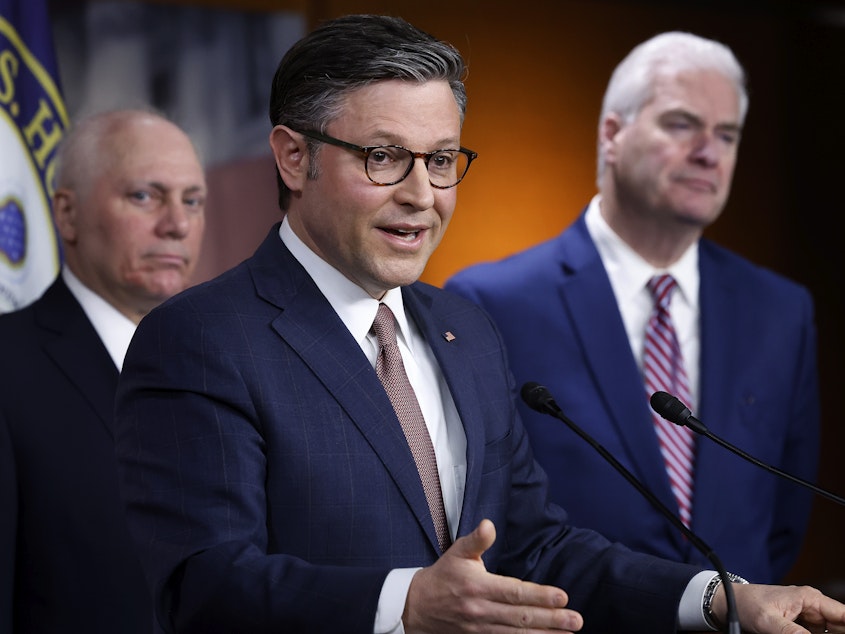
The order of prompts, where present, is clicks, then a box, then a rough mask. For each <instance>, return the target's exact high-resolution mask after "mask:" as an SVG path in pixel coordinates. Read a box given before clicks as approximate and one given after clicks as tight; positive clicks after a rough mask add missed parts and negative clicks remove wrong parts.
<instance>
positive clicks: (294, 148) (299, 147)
mask: <svg viewBox="0 0 845 634" xmlns="http://www.w3.org/2000/svg"><path fill="white" fill-rule="evenodd" d="M270 147H271V148H272V150H273V157H274V158H275V159H276V169H278V170H279V174H280V175H281V177H282V180H283V181H284V182H285V185H287V187H288V189H289V190H291V191H292V192H300V191H302V190H303V188H304V187H305V181H306V180H307V178H308V160H309V157H308V145H307V143H306V141H305V137H303V136H302V135H301V134H299V133H298V132H294V131H293V130H291V129H290V128H289V127H287V126H284V125H277V126H276V127H274V128H273V129H272V130H271V131H270Z"/></svg>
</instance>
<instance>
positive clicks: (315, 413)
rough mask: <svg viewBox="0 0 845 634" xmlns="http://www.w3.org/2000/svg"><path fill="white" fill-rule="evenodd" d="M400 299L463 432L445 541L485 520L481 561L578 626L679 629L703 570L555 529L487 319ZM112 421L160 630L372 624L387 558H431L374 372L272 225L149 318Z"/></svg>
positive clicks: (410, 468)
mask: <svg viewBox="0 0 845 634" xmlns="http://www.w3.org/2000/svg"><path fill="white" fill-rule="evenodd" d="M403 296H404V301H405V306H406V308H407V310H408V312H409V313H410V315H411V316H412V318H413V319H414V320H415V322H416V323H417V324H418V325H419V327H420V329H421V330H422V333H423V336H424V337H425V338H426V340H427V341H428V343H429V344H430V345H431V347H432V349H433V351H434V354H435V355H436V357H437V360H438V362H439V364H440V367H441V368H442V371H443V373H444V375H445V378H446V381H447V382H448V384H449V387H450V390H451V393H452V395H453V397H454V400H455V403H456V405H457V408H458V411H459V413H460V416H461V419H462V421H463V424H464V428H465V431H466V436H467V476H466V492H465V498H464V502H463V512H462V516H461V519H460V524H459V527H458V534H459V535H464V534H466V533H468V532H470V531H471V530H472V529H474V528H475V527H476V525H477V524H478V523H479V521H481V519H483V518H489V519H491V520H492V521H493V522H494V523H495V525H496V528H497V531H498V538H497V540H496V543H495V545H494V546H493V547H492V548H491V549H490V550H489V551H488V552H487V553H486V554H485V556H484V559H485V562H486V565H487V567H488V569H489V570H491V571H493V572H498V573H501V574H508V575H513V576H516V577H520V578H525V579H534V580H538V581H548V582H552V583H556V584H559V585H560V586H562V587H564V588H565V589H566V590H567V591H568V592H569V593H570V596H571V602H572V606H573V607H575V608H576V609H579V610H583V612H584V615H585V620H586V622H587V628H588V629H586V630H585V631H588V632H589V631H593V632H608V631H622V630H624V631H627V632H649V633H654V632H672V631H674V624H675V617H676V609H677V603H678V600H679V597H680V595H681V593H682V591H683V589H684V587H685V585H686V583H687V581H688V580H689V579H690V578H691V576H692V575H693V574H694V573H695V572H696V570H697V569H696V568H694V567H690V566H683V565H678V564H675V563H671V562H665V561H662V560H658V559H656V558H652V557H648V556H645V555H640V554H635V553H631V552H629V551H628V550H627V549H625V548H624V547H621V546H619V545H611V544H609V543H608V542H607V541H605V540H604V539H603V538H602V537H600V536H599V535H597V534H595V533H593V532H591V531H585V530H579V529H576V528H573V527H571V526H569V525H567V524H566V517H565V514H564V512H563V511H562V510H561V509H559V508H557V507H555V506H552V505H548V504H547V499H546V489H547V487H546V479H545V477H544V475H543V473H542V471H541V470H540V469H539V468H538V467H537V465H536V463H535V462H534V460H533V457H532V453H531V449H530V448H529V445H528V441H527V438H526V435H525V431H524V429H523V427H522V424H521V422H520V420H519V416H518V415H517V413H516V410H515V402H514V399H513V396H514V390H513V388H514V385H513V382H512V378H511V377H510V375H509V374H508V372H507V369H506V364H505V359H504V354H503V348H502V344H501V341H500V338H499V336H498V334H497V332H496V331H495V329H494V327H493V325H492V323H491V322H490V320H489V318H487V317H486V316H485V315H484V314H483V313H482V312H481V311H480V310H478V308H477V307H476V306H474V305H473V304H471V303H470V302H467V301H465V300H463V299H461V298H458V297H456V296H452V295H450V294H448V293H445V292H444V291H442V290H440V289H436V288H434V287H430V286H427V285H424V284H419V283H418V284H414V285H412V286H410V287H407V288H404V289H403ZM447 331H448V332H451V333H452V334H453V335H454V339H453V340H451V341H448V340H447V337H444V336H443V335H444V333H446V332H447ZM116 422H117V445H116V446H117V451H118V459H119V462H120V468H121V471H122V486H123V490H124V495H125V497H126V498H127V502H128V506H129V518H130V526H131V528H132V530H133V532H134V534H135V537H136V539H137V542H138V544H139V546H140V548H141V551H142V560H143V563H144V565H145V566H146V570H147V573H148V576H149V578H150V579H151V581H152V583H153V584H154V594H155V601H156V607H157V610H158V614H159V618H160V619H161V620H162V623H163V625H164V626H165V628H166V629H168V630H171V631H179V632H205V633H210V632H232V631H248V632H252V633H258V632H274V633H277V632H281V631H284V632H345V633H348V634H355V633H358V632H360V633H368V634H369V633H371V632H372V628H373V624H374V617H375V612H376V605H377V601H378V597H379V594H380V591H381V588H382V583H383V581H384V579H385V576H386V575H387V573H388V572H389V570H391V569H393V568H397V567H414V566H427V565H430V564H431V563H433V562H434V561H435V560H436V559H437V557H438V556H439V554H440V553H439V552H438V547H437V540H436V537H435V533H434V527H433V524H432V521H431V518H430V516H429V512H428V506H427V503H426V500H425V495H424V493H423V489H422V486H421V484H420V481H419V476H418V474H417V471H416V468H415V465H414V462H413V458H412V456H411V453H410V450H409V448H408V446H407V443H406V441H405V439H404V436H403V434H402V431H401V428H400V427H399V423H398V421H397V420H396V416H395V414H394V412H393V409H392V408H391V405H390V401H389V400H388V398H387V395H386V394H385V392H384V389H383V388H382V387H381V384H380V383H379V380H378V378H377V377H376V374H375V370H374V369H373V368H372V366H371V365H370V363H369V362H368V360H367V358H366V356H365V355H364V353H363V352H362V351H361V349H360V347H359V345H358V343H357V342H356V341H355V340H354V339H353V337H352V336H351V334H350V333H349V332H348V330H347V329H346V327H345V326H344V324H343V322H342V321H341V320H340V318H339V317H338V316H337V314H336V313H335V312H334V311H333V310H332V308H331V306H330V304H329V303H328V301H327V300H326V299H325V297H324V296H323V295H322V294H321V293H320V292H319V290H318V289H317V287H316V285H315V284H314V282H313V281H312V280H311V278H310V277H309V276H308V275H307V273H306V272H305V270H304V269H303V268H302V267H301V266H300V265H299V263H298V262H297V261H296V260H295V259H294V258H293V256H292V255H291V254H290V252H289V251H288V250H287V249H286V248H285V246H284V245H283V243H282V242H281V240H280V239H279V236H278V228H277V227H274V228H273V229H272V230H271V232H270V235H269V236H268V238H267V239H266V240H265V242H264V243H263V244H262V246H261V247H260V248H259V250H258V251H257V253H256V254H255V255H254V256H253V257H252V258H251V259H249V260H247V261H246V262H245V263H243V264H241V265H240V266H238V267H236V268H235V269H233V270H231V271H229V272H227V273H225V274H223V275H222V276H221V277H219V278H217V279H216V280H213V281H211V282H209V283H206V284H202V285H200V286H197V287H194V288H192V289H189V290H187V291H186V292H184V293H182V294H181V295H179V296H177V297H176V298H174V299H172V300H171V301H169V302H167V303H165V304H164V305H162V306H161V307H159V308H157V309H156V310H154V311H152V312H151V313H150V314H149V315H147V316H146V317H145V318H144V319H143V321H142V322H141V325H140V327H139V329H138V331H137V333H136V336H135V338H134V339H133V341H132V345H131V346H130V350H129V353H128V355H127V359H126V363H125V365H124V370H123V373H122V375H121V379H120V385H119V388H118V396H117V411H116Z"/></svg>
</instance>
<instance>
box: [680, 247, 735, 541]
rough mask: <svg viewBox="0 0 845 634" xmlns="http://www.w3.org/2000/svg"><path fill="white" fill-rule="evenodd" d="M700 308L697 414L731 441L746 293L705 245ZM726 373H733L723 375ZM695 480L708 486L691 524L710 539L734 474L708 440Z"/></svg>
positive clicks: (702, 443)
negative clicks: (699, 371)
mask: <svg viewBox="0 0 845 634" xmlns="http://www.w3.org/2000/svg"><path fill="white" fill-rule="evenodd" d="M699 271H700V279H701V282H700V291H699V297H700V299H699V303H700V306H701V324H700V327H701V362H700V367H701V382H700V385H701V396H700V399H699V401H700V402H699V406H698V412H694V414H695V415H696V416H697V417H698V418H700V419H701V420H702V421H703V422H704V423H705V424H706V425H707V426H708V427H709V428H710V430H711V431H712V432H713V433H714V434H716V435H717V436H721V437H725V436H728V437H729V436H730V429H729V428H730V426H731V425H732V424H734V423H736V421H737V414H736V407H737V405H738V403H736V402H735V401H734V399H733V395H734V394H736V386H735V385H734V384H733V383H734V382H735V381H736V380H737V377H738V376H740V375H741V372H740V371H739V368H742V367H743V366H744V361H743V359H742V358H740V357H739V356H738V353H737V351H738V350H740V349H741V347H740V346H739V345H737V344H738V342H739V338H740V337H742V336H743V333H742V332H740V329H741V326H740V325H739V323H740V320H739V319H737V317H736V313H737V311H742V306H743V304H744V301H745V294H744V293H742V292H740V289H738V288H736V287H735V285H734V283H733V276H731V275H730V273H729V272H728V271H725V270H723V267H722V266H721V265H720V264H719V261H718V259H717V258H716V256H715V254H714V252H713V249H712V245H710V244H709V243H708V242H707V241H706V240H703V241H702V242H701V243H700V247H699ZM725 368H733V371H731V372H725V371H724V369H725ZM696 442H697V443H698V444H697V451H696V470H695V478H696V480H700V481H706V482H707V483H708V486H706V487H700V488H698V489H696V491H695V495H694V498H693V522H694V526H695V528H696V529H697V530H699V531H701V532H702V533H703V534H708V533H709V532H710V530H711V528H712V529H713V530H716V529H717V527H719V526H721V523H722V522H723V521H724V518H723V517H721V516H720V515H719V513H712V512H711V511H712V509H718V508H720V506H721V505H722V504H723V500H724V495H725V492H726V491H730V490H731V484H732V483H731V478H732V477H733V471H731V470H730V469H726V468H725V459H726V458H727V457H728V456H729V454H728V453H727V450H725V449H724V448H722V447H720V446H718V445H716V444H715V443H713V442H711V441H710V440H708V439H706V438H703V437H698V438H697V439H696Z"/></svg>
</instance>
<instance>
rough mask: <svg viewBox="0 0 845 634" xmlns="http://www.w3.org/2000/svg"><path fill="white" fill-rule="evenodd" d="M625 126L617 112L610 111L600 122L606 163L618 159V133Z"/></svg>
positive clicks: (600, 142)
mask: <svg viewBox="0 0 845 634" xmlns="http://www.w3.org/2000/svg"><path fill="white" fill-rule="evenodd" d="M623 127H624V125H623V123H622V117H620V116H619V115H618V114H616V113H615V112H609V113H608V114H606V115H605V116H604V118H603V119H602V120H601V123H599V144H600V145H601V149H602V151H603V152H604V158H605V163H614V162H615V161H616V149H617V141H618V139H617V135H618V134H619V133H620V132H621V131H622V128H623Z"/></svg>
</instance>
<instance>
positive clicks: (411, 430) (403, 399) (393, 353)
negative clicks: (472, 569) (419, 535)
mask: <svg viewBox="0 0 845 634" xmlns="http://www.w3.org/2000/svg"><path fill="white" fill-rule="evenodd" d="M372 330H373V332H374V333H375V335H376V339H378V346H379V353H378V358H377V359H376V374H377V375H378V378H379V380H380V381H381V383H382V385H383V386H384V389H385V391H386V392H387V396H388V397H389V398H390V402H391V403H392V405H393V409H394V410H395V411H396V416H397V418H398V419H399V423H400V424H401V426H402V431H403V432H405V438H406V439H407V440H408V445H409V446H410V448H411V454H412V455H413V456H414V462H416V464H417V471H419V474H420V480H421V481H422V485H423V491H425V497H426V500H427V501H428V508H429V511H430V512H431V518H432V520H433V521H434V531H435V533H436V534H437V541H438V543H439V544H440V550H441V551H445V550H446V549H447V548H448V547H449V545H450V543H451V539H450V536H449V526H448V524H447V522H446V509H445V507H444V505H443V493H442V491H441V490H440V476H439V474H438V473H437V459H436V457H435V455H434V445H432V443H431V436H429V434H428V428H427V427H426V425H425V419H424V418H423V415H422V411H421V410H420V405H419V402H418V401H417V397H416V395H415V394H414V388H413V387H411V383H410V381H408V375H407V373H406V372H405V364H404V363H402V355H401V353H400V352H399V346H398V345H397V344H396V329H395V325H394V318H393V313H392V312H391V310H390V308H388V307H387V305H386V304H379V306H378V312H377V313H376V318H375V321H373V328H372Z"/></svg>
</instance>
